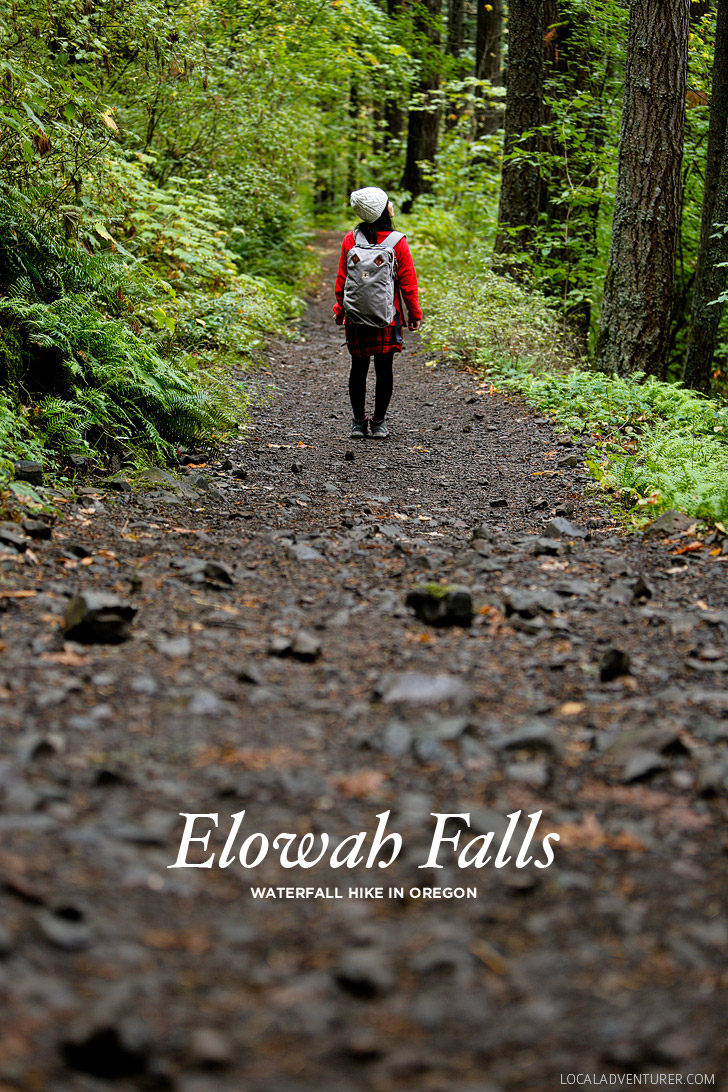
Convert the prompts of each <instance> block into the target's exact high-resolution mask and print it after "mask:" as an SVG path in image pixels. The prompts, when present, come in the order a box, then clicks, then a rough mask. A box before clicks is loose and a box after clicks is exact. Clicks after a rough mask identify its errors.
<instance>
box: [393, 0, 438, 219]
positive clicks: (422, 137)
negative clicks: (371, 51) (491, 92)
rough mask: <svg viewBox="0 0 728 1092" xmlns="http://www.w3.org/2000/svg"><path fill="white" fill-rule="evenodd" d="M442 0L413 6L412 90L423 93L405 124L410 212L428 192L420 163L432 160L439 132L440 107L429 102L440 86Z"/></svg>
mask: <svg viewBox="0 0 728 1092" xmlns="http://www.w3.org/2000/svg"><path fill="white" fill-rule="evenodd" d="M441 12H442V0H418V2H417V7H416V9H415V30H416V31H417V32H418V34H419V36H420V41H421V42H422V43H423V49H422V56H421V64H422V68H421V72H420V78H419V81H418V83H417V86H416V87H415V89H414V90H415V91H416V92H418V93H419V94H420V95H422V96H423V97H424V100H425V101H424V106H423V107H422V108H417V109H414V110H410V112H409V125H408V128H407V158H406V161H405V167H404V176H403V178H402V188H403V189H405V190H407V191H408V192H409V194H410V197H409V199H408V200H407V201H405V202H403V204H402V211H403V212H409V211H410V209H411V208H412V204H413V202H414V201H415V199H416V198H417V197H419V196H420V195H421V194H423V193H429V191H430V189H431V181H430V177H429V175H428V174H427V173H426V172H425V171H423V170H422V166H421V165H422V164H423V163H429V164H434V162H435V157H436V155H437V143H438V136H439V132H440V109H439V107H438V106H434V105H432V104H431V103H429V102H428V99H429V98H430V97H431V96H432V93H433V92H434V91H436V90H437V89H438V87H439V86H440V65H439V47H440V37H441V35H440V15H441Z"/></svg>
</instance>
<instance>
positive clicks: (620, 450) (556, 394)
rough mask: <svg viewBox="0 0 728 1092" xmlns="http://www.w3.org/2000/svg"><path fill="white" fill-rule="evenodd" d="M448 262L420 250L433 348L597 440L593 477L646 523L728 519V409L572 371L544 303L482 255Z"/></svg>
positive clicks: (653, 382) (637, 379)
mask: <svg viewBox="0 0 728 1092" xmlns="http://www.w3.org/2000/svg"><path fill="white" fill-rule="evenodd" d="M431 254H432V256H430V255H431ZM448 257H449V256H447V257H444V256H443V254H442V252H438V253H437V254H436V255H435V254H434V252H430V251H429V250H428V249H427V248H417V249H416V259H417V262H418V268H419V269H420V270H421V271H422V274H423V276H422V277H421V286H422V296H423V306H424V310H425V314H426V316H427V322H426V325H425V337H426V338H427V341H428V343H429V344H430V345H431V346H432V348H433V349H439V350H442V351H446V352H448V353H449V354H450V355H455V356H458V357H460V358H461V359H463V360H467V361H468V362H470V363H471V364H473V365H475V366H476V367H478V368H479V369H480V370H481V371H482V372H483V373H484V374H487V375H491V376H493V377H494V382H496V383H497V384H498V385H500V386H503V387H504V388H507V389H509V390H512V391H515V392H517V393H518V394H519V395H521V396H522V397H523V398H525V400H526V401H527V402H529V403H530V404H531V405H533V406H536V407H537V408H538V409H539V410H540V411H541V412H543V413H548V414H550V415H551V416H552V417H553V418H554V421H555V422H556V423H557V424H558V425H559V426H560V427H561V428H562V429H564V430H568V431H569V432H571V433H576V434H579V435H582V436H587V437H590V438H591V439H592V440H593V444H594V446H593V448H592V452H591V456H590V459H589V461H588V466H589V469H590V470H591V472H592V474H593V476H594V477H595V478H596V480H597V481H598V482H599V483H600V485H601V486H602V487H603V488H604V489H607V490H610V491H611V492H613V493H614V494H616V495H617V496H619V497H620V498H621V499H622V500H626V501H627V502H629V503H632V504H633V505H634V506H635V508H634V512H635V519H636V520H637V521H638V522H639V521H641V520H643V519H645V518H647V517H648V516H649V517H650V518H654V517H655V516H656V515H657V514H659V512H661V511H664V510H665V509H667V508H677V509H679V510H681V511H684V512H687V513H688V514H689V515H692V516H695V517H696V518H699V519H706V520H725V519H727V518H728V406H725V405H723V404H721V403H719V402H717V401H715V400H710V399H706V398H702V397H701V396H699V395H696V394H694V393H693V392H691V391H688V390H685V389H683V388H682V387H680V386H679V385H678V384H675V383H664V382H662V381H660V380H658V379H654V378H648V379H645V377H644V376H641V375H634V376H630V377H628V378H624V379H623V378H619V377H615V376H608V375H604V374H603V373H601V372H596V371H588V370H585V369H583V368H579V367H576V366H574V357H573V355H572V353H570V351H569V347H568V344H566V343H564V341H563V340H560V339H559V320H558V318H557V316H556V315H555V314H554V312H553V310H551V309H550V308H549V307H548V305H547V301H546V299H545V298H544V297H541V296H539V295H538V294H537V293H535V292H527V291H526V290H525V289H523V288H522V287H519V286H518V285H516V284H514V283H513V282H512V281H510V280H507V279H506V278H503V277H499V276H497V275H495V274H494V273H493V272H492V270H489V269H488V267H487V263H485V262H483V260H482V258H480V257H479V256H472V255H471V256H470V258H468V259H467V260H465V259H463V257H462V255H460V264H459V265H457V264H456V265H455V266H453V265H452V264H451V262H450V261H449V260H448Z"/></svg>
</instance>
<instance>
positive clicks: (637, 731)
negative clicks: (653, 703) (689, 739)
mask: <svg viewBox="0 0 728 1092" xmlns="http://www.w3.org/2000/svg"><path fill="white" fill-rule="evenodd" d="M644 751H654V752H657V753H658V754H685V747H684V745H683V743H682V742H681V740H680V731H679V729H678V728H674V727H672V726H671V725H659V724H656V725H654V726H650V727H649V728H628V729H625V730H624V731H621V732H617V733H616V735H614V736H612V737H611V739H610V740H609V741H608V743H607V745H606V746H605V748H604V754H608V755H613V756H614V757H617V758H619V757H627V756H629V755H632V754H635V753H637V752H644Z"/></svg>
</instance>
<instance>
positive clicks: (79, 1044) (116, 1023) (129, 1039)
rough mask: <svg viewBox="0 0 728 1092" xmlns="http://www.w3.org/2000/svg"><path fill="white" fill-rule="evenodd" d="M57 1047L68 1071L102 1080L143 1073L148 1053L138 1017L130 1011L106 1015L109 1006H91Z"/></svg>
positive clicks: (148, 1043) (143, 1027)
mask: <svg viewBox="0 0 728 1092" xmlns="http://www.w3.org/2000/svg"><path fill="white" fill-rule="evenodd" d="M99 1008H101V1011H99ZM104 1009H106V1011H103V1010H104ZM60 1047H61V1052H62V1054H63V1058H64V1061H65V1062H66V1065H68V1066H69V1067H70V1068H71V1069H76V1070H78V1071H79V1072H81V1073H89V1074H90V1075H91V1076H93V1077H99V1078H101V1079H102V1080H119V1079H120V1078H124V1077H136V1076H138V1075H139V1074H141V1073H144V1072H146V1071H147V1069H148V1066H149V1061H150V1053H151V1041H150V1036H149V1029H148V1027H147V1025H146V1024H145V1022H144V1021H143V1020H142V1018H141V1017H140V1016H137V1015H136V1013H135V1012H134V1011H126V1012H121V1011H113V1010H111V1011H109V1006H100V1007H98V1006H94V1005H90V1006H88V1008H87V1010H86V1011H85V1012H84V1014H83V1015H82V1016H81V1017H80V1018H79V1019H78V1021H76V1023H75V1024H73V1025H72V1027H71V1030H70V1032H69V1033H68V1035H67V1037H66V1038H64V1039H62V1040H61V1043H60Z"/></svg>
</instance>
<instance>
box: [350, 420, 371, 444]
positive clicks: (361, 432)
mask: <svg viewBox="0 0 728 1092" xmlns="http://www.w3.org/2000/svg"><path fill="white" fill-rule="evenodd" d="M368 426H369V421H368V420H367V418H366V417H365V418H364V420H363V421H357V419H356V417H355V418H354V420H353V421H352V422H351V432H350V433H349V438H350V439H352V440H366V437H367V432H368Z"/></svg>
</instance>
